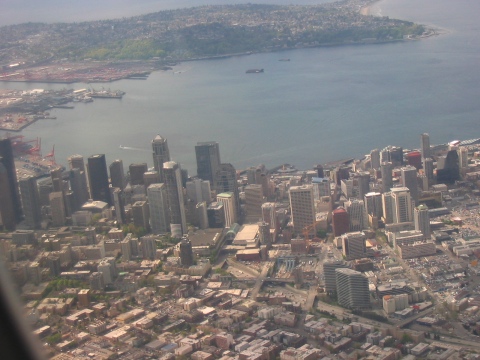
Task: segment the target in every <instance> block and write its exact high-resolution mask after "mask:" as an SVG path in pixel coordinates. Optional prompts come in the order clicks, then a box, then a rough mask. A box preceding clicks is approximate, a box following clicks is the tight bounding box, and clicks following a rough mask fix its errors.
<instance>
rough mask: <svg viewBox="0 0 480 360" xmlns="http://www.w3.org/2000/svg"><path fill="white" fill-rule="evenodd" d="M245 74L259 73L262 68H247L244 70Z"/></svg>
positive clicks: (261, 71)
mask: <svg viewBox="0 0 480 360" xmlns="http://www.w3.org/2000/svg"><path fill="white" fill-rule="evenodd" d="M246 73H247V74H259V73H263V69H249V70H247V71H246Z"/></svg>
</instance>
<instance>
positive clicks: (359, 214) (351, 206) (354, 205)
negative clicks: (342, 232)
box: [344, 199, 367, 231]
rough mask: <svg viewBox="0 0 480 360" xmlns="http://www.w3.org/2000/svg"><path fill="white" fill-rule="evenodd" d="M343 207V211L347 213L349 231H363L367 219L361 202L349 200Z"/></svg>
mask: <svg viewBox="0 0 480 360" xmlns="http://www.w3.org/2000/svg"><path fill="white" fill-rule="evenodd" d="M344 205H345V210H347V213H348V221H349V223H350V231H360V230H363V229H365V227H366V224H367V219H366V215H365V205H364V202H363V200H357V199H351V200H349V201H347V202H345V204H344Z"/></svg>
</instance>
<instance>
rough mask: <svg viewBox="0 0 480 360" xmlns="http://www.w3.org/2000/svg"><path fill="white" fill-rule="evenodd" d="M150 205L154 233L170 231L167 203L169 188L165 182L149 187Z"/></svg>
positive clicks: (151, 224)
mask: <svg viewBox="0 0 480 360" xmlns="http://www.w3.org/2000/svg"><path fill="white" fill-rule="evenodd" d="M147 198H148V205H149V207H150V226H151V228H152V232H153V233H154V234H164V233H166V232H167V231H168V225H169V216H168V205H167V188H166V186H165V184H162V183H160V184H152V185H150V186H149V187H148V189H147Z"/></svg>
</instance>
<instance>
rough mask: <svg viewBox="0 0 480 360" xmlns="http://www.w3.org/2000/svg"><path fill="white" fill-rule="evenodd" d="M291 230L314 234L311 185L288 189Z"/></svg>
mask: <svg viewBox="0 0 480 360" xmlns="http://www.w3.org/2000/svg"><path fill="white" fill-rule="evenodd" d="M289 194H290V210H291V213H292V221H293V232H294V233H295V234H297V235H303V234H304V233H305V232H306V233H308V235H309V236H313V235H315V226H313V224H315V203H314V196H313V186H312V185H302V186H292V187H290V190H289Z"/></svg>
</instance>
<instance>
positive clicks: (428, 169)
mask: <svg viewBox="0 0 480 360" xmlns="http://www.w3.org/2000/svg"><path fill="white" fill-rule="evenodd" d="M423 171H424V173H425V176H426V177H427V179H428V185H432V184H433V183H434V180H435V177H434V175H433V159H432V158H426V159H423Z"/></svg>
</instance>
